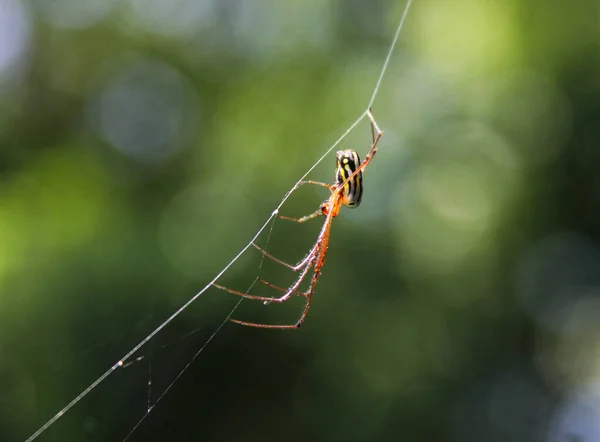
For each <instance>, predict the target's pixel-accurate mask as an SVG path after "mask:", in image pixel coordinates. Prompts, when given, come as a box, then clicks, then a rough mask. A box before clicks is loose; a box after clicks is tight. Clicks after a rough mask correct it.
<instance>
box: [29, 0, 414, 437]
mask: <svg viewBox="0 0 600 442" xmlns="http://www.w3.org/2000/svg"><path fill="white" fill-rule="evenodd" d="M411 3H412V0H408V1H407V2H406V5H405V7H404V9H403V11H402V15H401V19H400V21H399V23H398V25H397V27H396V31H395V34H394V37H393V40H392V42H391V43H390V45H389V50H388V52H387V54H386V56H385V59H384V62H383V65H382V68H381V71H380V74H379V77H378V79H377V81H376V83H375V86H374V87H373V92H372V95H371V97H370V99H369V101H368V103H367V106H366V107H365V110H364V111H363V112H362V113H360V115H359V116H358V117H357V118H356V119H355V120H354V121H353V122H352V123H351V124H350V125H349V126H348V127H347V129H346V130H345V131H344V132H343V133H342V135H341V136H339V138H338V139H337V140H336V141H335V142H334V143H333V144H332V145H331V146H330V147H329V148H327V149H326V150H325V152H323V154H322V155H321V156H320V157H319V158H318V159H317V160H316V161H315V162H314V163H313V165H312V166H311V167H310V168H309V169H308V170H307V171H306V172H305V173H304V174H303V175H302V176H301V177H300V178H299V179H298V180H297V182H296V184H294V185H293V186H292V188H290V189H289V190H288V191H287V192H286V193H285V195H284V197H283V198H282V199H281V201H280V202H279V203H278V204H277V206H276V208H275V209H274V210H273V211H272V212H271V214H270V215H269V216H268V218H267V219H266V221H265V222H264V224H263V225H262V226H261V227H260V228H259V229H258V231H257V232H256V233H255V235H254V236H253V237H252V238H251V240H250V241H249V242H248V243H247V244H246V245H245V246H244V247H242V248H241V250H239V252H238V253H237V254H235V256H234V257H233V258H232V259H231V261H230V262H229V263H227V264H226V265H225V266H223V267H222V269H221V270H220V271H219V272H218V273H217V274H216V275H215V276H214V278H212V279H211V280H210V281H209V282H208V283H207V284H206V285H205V286H204V287H203V288H202V289H201V290H200V291H198V292H197V293H196V294H195V295H194V296H192V297H191V298H189V299H188V300H187V301H186V302H185V303H183V304H182V305H181V306H180V307H179V308H177V309H175V311H174V312H173V313H172V314H171V315H170V316H169V317H167V318H166V319H165V320H164V321H163V322H162V323H160V324H159V325H158V326H157V327H156V328H155V329H154V330H153V331H152V332H150V333H149V334H147V335H146V336H145V337H143V338H142V339H140V340H139V342H137V343H136V344H135V345H134V346H133V347H132V348H131V349H130V350H129V351H127V352H126V353H125V354H124V355H123V356H122V357H121V358H119V360H117V361H116V362H115V363H114V364H113V365H112V366H111V367H110V368H109V369H107V370H106V371H105V372H104V373H102V374H101V375H100V376H98V378H97V379H96V380H95V381H94V382H92V383H91V384H90V385H89V386H87V387H86V388H85V389H83V390H82V391H81V392H80V393H79V394H78V395H77V396H76V397H74V398H73V399H72V400H71V401H70V402H68V403H67V404H66V405H65V406H64V407H63V408H61V409H60V410H59V411H58V412H56V413H55V414H54V415H53V416H52V417H51V418H50V419H49V420H47V421H46V422H45V423H44V424H43V425H42V426H40V427H39V428H38V429H37V430H36V431H35V432H34V433H33V434H31V436H29V437H28V438H27V442H30V441H33V440H36V439H37V438H38V437H40V436H41V435H43V434H44V433H45V432H46V430H48V429H50V428H51V427H52V426H53V425H55V424H56V423H57V422H58V421H60V420H61V418H62V417H63V416H65V415H66V414H68V413H70V412H72V409H73V408H75V407H76V406H77V405H78V404H80V401H82V399H84V398H86V397H87V396H88V395H90V394H92V393H94V392H95V390H96V389H97V387H98V386H100V385H101V384H102V383H103V382H104V381H105V380H106V379H107V378H109V377H110V376H111V375H114V374H115V373H116V372H118V371H122V370H126V369H130V368H132V367H139V366H143V367H146V368H145V369H147V375H146V377H147V382H145V384H144V387H143V389H145V390H146V393H147V394H146V412H145V413H143V414H142V416H141V418H140V419H139V420H138V421H137V422H136V423H135V425H133V426H132V428H131V431H130V432H129V433H128V434H127V435H126V436H125V438H124V439H123V440H127V439H129V438H131V437H132V436H133V435H134V434H135V432H136V430H137V429H138V428H139V426H140V425H141V424H142V423H143V422H144V421H145V420H146V419H147V418H148V417H149V416H151V415H153V414H151V412H152V411H153V410H154V408H155V407H156V406H157V405H158V404H159V403H160V402H161V401H162V400H163V398H165V397H166V396H167V394H168V393H169V392H170V391H171V390H172V388H173V387H174V386H175V385H176V384H177V381H178V380H179V379H180V378H181V376H183V375H184V374H185V372H186V371H187V370H188V369H189V368H190V366H191V365H192V364H193V362H194V361H195V360H196V358H197V357H198V356H199V355H200V354H201V353H202V352H203V351H204V350H205V349H206V348H207V346H208V345H209V344H210V343H211V341H212V340H213V339H214V338H215V337H216V336H217V335H218V334H219V333H220V332H221V330H222V328H223V327H224V326H225V324H227V323H228V321H229V319H230V318H232V316H233V315H234V314H235V313H236V311H237V310H238V307H240V305H241V304H242V301H243V298H240V299H239V300H237V299H236V300H235V304H234V305H233V307H231V308H230V310H229V311H228V312H227V313H226V314H225V315H224V316H223V319H222V321H220V322H219V323H218V324H217V325H216V327H215V328H213V329H212V332H209V334H208V337H203V338H202V339H203V340H202V342H201V345H200V346H199V347H196V348H197V350H196V351H195V353H193V355H192V356H191V357H189V356H187V357H186V358H187V361H188V362H187V363H186V364H185V365H184V366H183V367H181V368H177V369H175V372H174V373H171V375H169V376H167V378H168V381H167V383H166V384H165V385H162V386H161V387H160V388H158V387H156V385H154V384H155V383H156V376H155V375H153V365H156V364H157V360H160V357H158V356H155V355H158V354H160V353H161V352H163V351H164V350H165V349H166V348H170V347H174V346H177V345H179V343H180V342H181V341H182V340H185V339H189V338H191V337H193V336H194V335H195V334H197V333H199V332H200V331H204V332H205V330H203V328H198V329H196V330H193V331H188V332H186V333H184V334H180V336H179V337H178V338H176V339H175V340H173V341H170V342H168V343H166V344H155V343H154V340H155V337H156V336H157V335H158V334H159V333H160V332H161V331H163V329H165V328H166V327H168V326H169V325H171V324H172V322H173V321H174V320H175V319H176V318H178V317H180V315H182V314H184V313H185V312H186V311H187V310H188V309H189V308H190V307H191V306H192V305H193V304H194V303H195V302H196V301H197V300H198V299H199V298H200V297H202V296H203V295H204V294H205V293H206V292H207V291H208V290H209V289H210V288H211V286H212V284H213V283H215V282H217V281H221V280H222V278H223V276H224V275H225V274H226V273H227V272H228V271H229V270H230V269H231V268H232V266H234V265H235V264H236V263H238V262H239V261H240V260H241V259H242V258H243V257H244V256H245V255H246V254H247V252H249V251H253V248H252V244H253V243H255V244H260V245H261V246H262V247H264V248H265V249H266V248H267V246H269V244H270V240H271V238H272V235H273V232H274V227H275V223H276V221H277V215H278V214H279V213H280V211H281V209H282V207H283V206H284V204H285V203H286V202H287V201H288V199H290V198H291V197H292V195H294V194H295V193H296V191H297V190H298V188H299V185H300V182H301V181H303V180H305V179H307V177H309V175H310V174H311V173H312V172H313V171H314V170H315V169H316V168H317V167H318V166H319V165H321V163H322V162H323V161H325V160H328V161H329V163H331V158H332V152H333V151H334V150H335V149H336V148H339V147H340V145H341V144H342V143H343V142H344V141H345V140H346V139H347V137H348V136H349V134H350V133H351V132H353V131H354V129H355V128H356V127H357V126H358V125H359V124H360V123H361V122H363V121H365V120H367V121H368V119H366V116H367V110H368V109H369V108H370V107H372V106H373V105H374V101H375V99H376V97H377V95H378V93H379V90H380V86H381V84H382V81H383V79H384V76H385V74H386V71H387V69H388V64H389V62H390V59H391V58H392V55H393V53H394V49H395V47H396V43H397V41H398V38H399V35H400V31H401V29H402V28H403V25H404V21H405V19H406V16H407V13H408V11H409V8H410V6H411ZM48 11H50V9H48ZM65 26H67V25H65ZM69 26H74V25H72V24H70V25H69ZM165 32H168V30H165ZM166 75H169V73H166ZM374 114H375V116H376V118H377V111H376V110H374ZM367 133H368V132H367V130H365V134H367ZM361 139H362V142H361V143H360V145H361V146H365V147H364V149H363V150H362V151H361V152H360V154H362V155H363V156H364V154H365V153H366V152H367V150H368V147H369V145H370V143H368V142H366V140H368V139H370V135H369V137H367V136H365V137H361ZM359 149H360V148H359ZM330 166H331V164H327V170H329V169H331V167H330ZM330 174H331V172H329V174H328V175H330ZM324 190H326V189H324ZM311 201H312V203H314V198H312V197H311ZM288 215H289V214H288ZM281 222H282V221H278V223H281ZM283 223H285V221H283ZM315 223H316V224H320V223H319V222H318V221H315ZM307 236H310V235H307ZM276 242H278V243H279V241H276ZM254 252H255V253H256V251H255V250H254ZM266 261H268V260H267V259H266V258H265V257H264V256H262V255H260V262H259V264H258V268H257V269H256V274H257V275H259V276H260V275H261V274H262V273H261V272H262V270H263V267H264V265H265V262H266ZM257 280H258V279H255V280H254V282H252V284H251V285H250V286H249V287H247V290H246V292H251V291H252V289H253V288H254V287H255V286H261V285H260V284H257ZM281 284H282V286H287V285H288V284H287V283H284V282H282V283H281ZM227 286H228V287H232V286H231V285H230V284H227ZM232 288H236V289H243V287H239V286H237V287H232ZM261 289H266V287H264V286H261ZM242 291H243V290H242ZM221 296H229V295H226V294H221ZM296 307H297V306H296ZM296 310H297V308H296ZM176 333H177V332H176ZM118 338H119V333H117V334H116V335H115V336H114V337H113V338H112V340H114V339H118ZM102 345H104V344H101V345H100V346H102ZM136 376H143V375H141V374H139V375H136ZM124 382H128V381H124ZM117 396H118V395H117ZM116 400H119V399H116ZM107 406H110V405H109V402H107ZM90 425H91V426H93V424H90ZM116 437H117V439H121V438H122V436H116Z"/></svg>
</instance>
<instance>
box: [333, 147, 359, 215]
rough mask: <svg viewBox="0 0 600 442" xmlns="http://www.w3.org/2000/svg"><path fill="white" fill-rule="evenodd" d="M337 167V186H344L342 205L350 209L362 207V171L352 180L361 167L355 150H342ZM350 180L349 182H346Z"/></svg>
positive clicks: (337, 154)
mask: <svg viewBox="0 0 600 442" xmlns="http://www.w3.org/2000/svg"><path fill="white" fill-rule="evenodd" d="M336 157H337V166H336V169H335V185H336V186H339V185H342V184H343V197H342V203H343V204H344V205H345V206H347V207H350V208H355V207H358V206H359V205H360V201H361V199H362V193H363V184H362V171H360V172H358V173H357V174H356V175H354V176H353V177H352V178H351V179H349V180H348V178H349V177H350V176H352V174H353V173H354V172H356V169H358V167H359V166H360V158H359V157H358V154H357V153H356V151H355V150H352V149H347V150H340V151H338V152H337V153H336ZM346 180H348V181H346Z"/></svg>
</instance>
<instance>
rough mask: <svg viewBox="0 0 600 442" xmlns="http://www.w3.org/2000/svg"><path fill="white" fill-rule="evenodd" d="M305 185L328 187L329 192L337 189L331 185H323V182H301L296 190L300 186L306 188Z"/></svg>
mask: <svg viewBox="0 0 600 442" xmlns="http://www.w3.org/2000/svg"><path fill="white" fill-rule="evenodd" d="M305 184H315V185H317V186H323V187H327V188H328V189H329V190H333V189H335V186H333V185H331V184H327V183H322V182H321V181H313V180H306V181H300V182H299V183H298V185H297V186H296V189H297V188H298V187H300V186H304V185H305Z"/></svg>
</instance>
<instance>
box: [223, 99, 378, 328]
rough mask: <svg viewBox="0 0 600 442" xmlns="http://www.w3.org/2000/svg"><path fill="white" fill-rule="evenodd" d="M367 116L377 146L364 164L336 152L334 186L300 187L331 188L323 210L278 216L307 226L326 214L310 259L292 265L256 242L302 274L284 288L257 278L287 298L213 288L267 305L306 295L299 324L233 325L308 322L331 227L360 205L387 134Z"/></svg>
mask: <svg viewBox="0 0 600 442" xmlns="http://www.w3.org/2000/svg"><path fill="white" fill-rule="evenodd" d="M366 114H367V116H368V117H369V120H370V122H371V137H372V140H373V144H372V145H371V149H369V152H368V153H367V156H366V157H365V160H364V161H363V162H362V163H361V162H360V158H359V157H358V154H357V153H356V151H355V150H352V149H347V150H340V151H338V152H337V153H336V160H337V163H336V164H337V166H336V169H335V183H334V184H333V185H332V184H327V183H321V182H319V181H312V180H308V181H301V182H300V183H298V187H299V186H302V185H305V184H314V185H318V186H323V187H327V188H328V189H329V190H330V191H331V195H330V197H329V199H327V201H325V202H323V203H322V204H321V206H320V207H319V209H317V210H316V211H315V212H314V213H312V214H310V215H307V216H303V217H302V218H291V217H288V216H283V215H278V217H279V218H281V219H285V220H289V221H294V222H297V223H303V222H305V221H308V220H310V219H313V218H316V217H318V216H320V215H323V216H324V217H325V222H324V223H323V227H321V231H320V233H319V236H318V237H317V241H316V242H315V244H314V246H313V247H312V248H311V249H310V251H309V252H308V255H306V257H305V258H304V259H303V260H302V261H300V262H299V263H298V264H296V265H291V264H288V263H287V262H284V261H282V260H280V259H277V258H276V257H274V256H273V255H271V254H270V253H268V252H267V251H266V250H263V249H262V248H260V247H259V246H257V245H256V244H254V243H252V245H253V246H254V247H255V248H256V249H257V250H258V251H259V252H261V253H262V254H263V255H264V256H266V257H267V258H269V259H271V260H273V261H275V262H276V263H278V264H280V265H282V266H285V267H287V268H289V269H290V270H293V271H294V272H301V273H300V276H299V277H298V279H297V280H296V282H294V284H292V285H291V286H290V287H288V288H283V287H279V286H276V285H274V284H271V283H270V282H268V281H265V280H263V279H262V278H260V277H259V278H258V279H257V281H258V282H260V283H262V284H264V285H266V286H268V287H271V288H272V289H274V290H277V291H279V292H282V293H283V295H282V296H280V297H278V298H277V297H264V296H255V295H251V294H249V293H243V292H239V291H237V290H232V289H230V288H227V287H224V286H222V285H218V284H214V283H213V285H214V286H215V287H216V288H218V289H220V290H224V291H226V292H229V293H231V294H233V295H237V296H243V297H244V298H248V299H254V300H258V301H264V302H265V304H268V303H271V302H285V301H287V300H288V299H290V298H291V296H292V295H298V296H303V297H305V298H306V304H305V306H304V311H303V312H302V315H301V316H300V319H298V321H297V322H296V323H295V324H260V323H255V322H246V321H240V320H238V319H231V321H232V322H235V323H236V324H241V325H245V326H248V327H258V328H279V329H297V328H299V327H300V326H301V325H302V323H303V322H304V320H305V319H306V315H307V313H308V309H309V308H310V304H311V301H312V297H313V294H314V292H315V287H316V286H317V282H318V281H319V277H320V276H321V270H322V268H323V265H324V264H325V258H326V256H327V249H328V248H329V237H330V235H331V224H332V222H333V218H335V217H336V216H337V215H338V214H339V213H340V210H341V208H342V205H344V206H346V207H350V208H356V207H358V206H359V205H360V202H361V199H362V193H363V184H362V172H363V171H364V170H365V168H366V167H367V166H368V164H369V163H370V162H371V160H372V159H373V157H374V156H375V154H376V153H377V144H378V143H379V139H380V138H381V135H383V133H382V132H381V130H379V126H378V125H377V123H376V122H375V118H374V117H373V114H372V113H371V109H369V110H367V112H366ZM311 269H312V280H311V283H310V286H309V288H308V290H306V291H305V292H300V291H298V288H299V287H300V284H301V283H302V281H304V279H305V278H306V276H307V275H308V274H309V273H310V271H311Z"/></svg>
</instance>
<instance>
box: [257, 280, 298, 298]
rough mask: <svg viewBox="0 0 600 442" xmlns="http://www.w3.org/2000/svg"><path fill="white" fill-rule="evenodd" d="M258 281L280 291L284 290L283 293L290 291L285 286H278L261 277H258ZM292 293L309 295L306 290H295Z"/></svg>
mask: <svg viewBox="0 0 600 442" xmlns="http://www.w3.org/2000/svg"><path fill="white" fill-rule="evenodd" d="M257 281H258V282H260V283H261V284H264V285H266V286H268V287H271V288H272V289H275V290H278V291H280V292H283V293H285V292H287V291H288V289H284V288H283V287H279V286H277V285H275V284H272V283H270V282H269V281H265V280H264V279H262V278H261V277H258V278H257ZM292 294H293V295H298V296H304V297H306V296H307V295H306V293H304V292H298V291H293V292H292Z"/></svg>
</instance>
